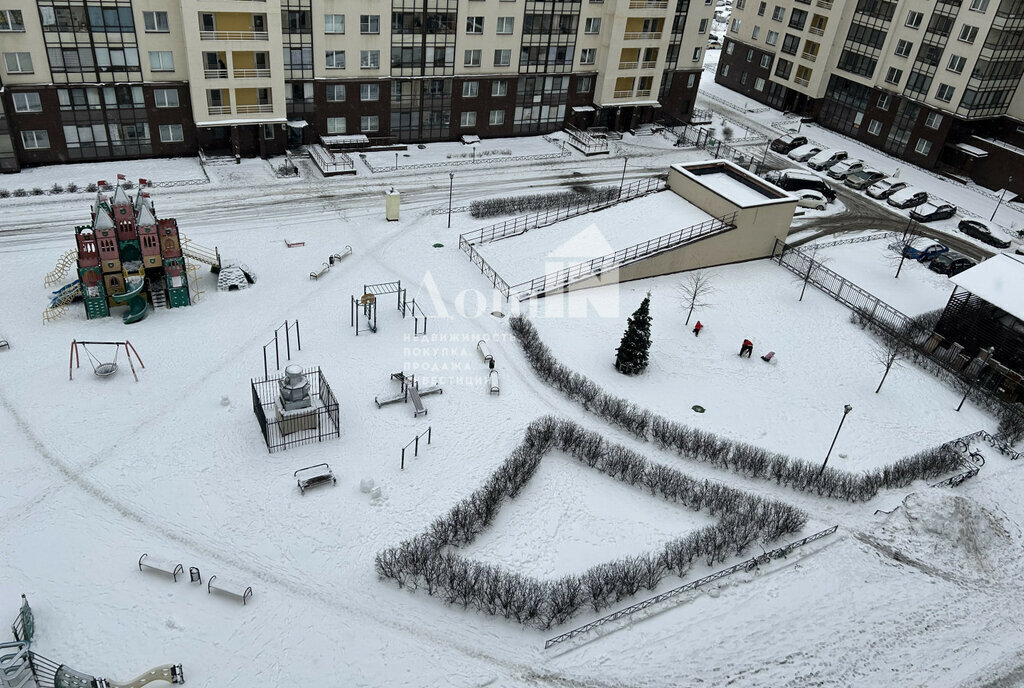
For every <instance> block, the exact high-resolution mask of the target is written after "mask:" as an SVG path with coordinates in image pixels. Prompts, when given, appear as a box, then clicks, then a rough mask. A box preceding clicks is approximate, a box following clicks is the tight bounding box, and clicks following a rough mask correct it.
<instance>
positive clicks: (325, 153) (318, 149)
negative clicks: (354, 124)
mask: <svg viewBox="0 0 1024 688" xmlns="http://www.w3.org/2000/svg"><path fill="white" fill-rule="evenodd" d="M306 150H307V151H309V157H311V158H312V159H313V162H315V163H316V166H317V167H319V168H320V172H322V173H323V174H344V173H346V172H355V169H356V164H355V163H354V162H352V158H350V157H349V156H348V154H347V153H342V152H340V151H339V152H337V153H332V152H331V151H329V150H327V149H326V148H324V147H323V146H321V145H319V144H313V145H312V146H307V147H306Z"/></svg>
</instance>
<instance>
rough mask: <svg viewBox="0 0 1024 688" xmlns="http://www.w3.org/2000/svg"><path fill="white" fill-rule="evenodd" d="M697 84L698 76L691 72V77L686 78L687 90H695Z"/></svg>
mask: <svg viewBox="0 0 1024 688" xmlns="http://www.w3.org/2000/svg"><path fill="white" fill-rule="evenodd" d="M695 83H697V75H696V74H694V73H693V72H690V76H688V77H686V88H693V85H694V84H695Z"/></svg>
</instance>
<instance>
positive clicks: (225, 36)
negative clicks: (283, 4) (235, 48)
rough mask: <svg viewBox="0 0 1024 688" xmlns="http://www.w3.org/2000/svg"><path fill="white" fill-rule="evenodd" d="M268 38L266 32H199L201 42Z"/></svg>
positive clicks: (262, 39) (261, 39)
mask: <svg viewBox="0 0 1024 688" xmlns="http://www.w3.org/2000/svg"><path fill="white" fill-rule="evenodd" d="M269 37H270V35H269V34H268V33H267V32H266V31H200V32H199V39H200V40H203V41H265V40H267V39H268V38H269Z"/></svg>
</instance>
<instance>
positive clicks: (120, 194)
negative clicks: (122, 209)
mask: <svg viewBox="0 0 1024 688" xmlns="http://www.w3.org/2000/svg"><path fill="white" fill-rule="evenodd" d="M112 202H113V204H114V205H131V204H132V202H131V200H129V198H128V192H127V191H125V190H124V187H123V186H121V185H120V184H118V185H117V188H116V189H114V199H113V201H112Z"/></svg>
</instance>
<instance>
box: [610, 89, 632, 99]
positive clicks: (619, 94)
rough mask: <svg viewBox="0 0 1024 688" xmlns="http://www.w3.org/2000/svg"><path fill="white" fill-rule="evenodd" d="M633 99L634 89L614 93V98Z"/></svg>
mask: <svg viewBox="0 0 1024 688" xmlns="http://www.w3.org/2000/svg"><path fill="white" fill-rule="evenodd" d="M632 97H633V89H629V90H627V91H615V92H614V93H612V98H632Z"/></svg>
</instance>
